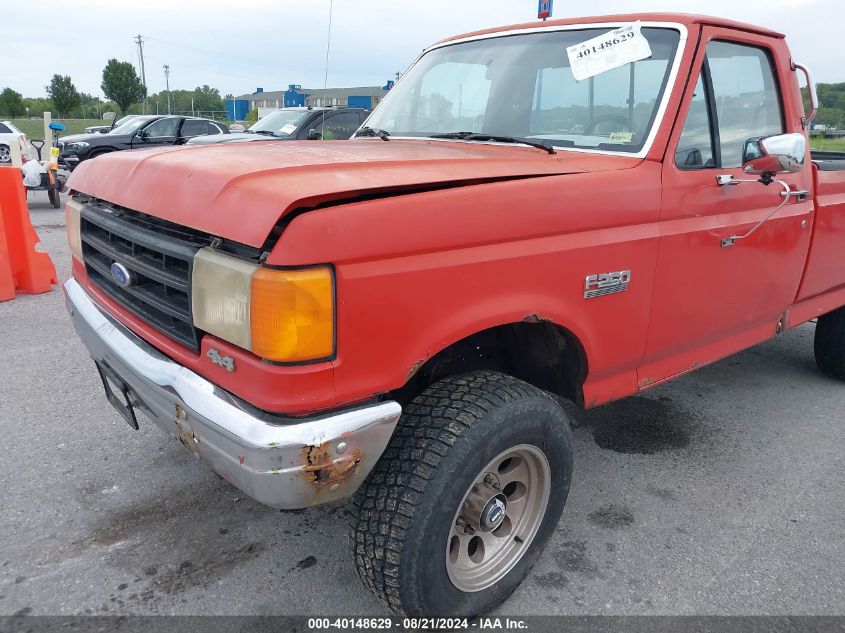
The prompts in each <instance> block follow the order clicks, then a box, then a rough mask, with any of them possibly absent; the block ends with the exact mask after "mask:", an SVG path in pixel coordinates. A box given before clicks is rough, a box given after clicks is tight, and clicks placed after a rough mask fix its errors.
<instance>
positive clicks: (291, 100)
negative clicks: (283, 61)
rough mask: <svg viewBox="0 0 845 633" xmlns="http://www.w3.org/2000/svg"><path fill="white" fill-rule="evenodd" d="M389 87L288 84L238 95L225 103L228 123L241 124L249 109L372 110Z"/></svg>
mask: <svg viewBox="0 0 845 633" xmlns="http://www.w3.org/2000/svg"><path fill="white" fill-rule="evenodd" d="M392 87H393V81H388V82H387V83H386V84H385V85H384V86H381V87H379V86H356V87H353V88H328V89H325V90H324V89H323V88H303V87H302V86H300V85H297V84H291V85H289V86H288V89H287V90H267V91H265V90H264V88H256V89H255V92H253V93H252V94H246V95H241V96H239V97H235V98H234V99H228V100H227V101H226V112H227V114H228V117H229V120H231V121H242V120H243V119H244V118H245V117H246V114H247V112H249V111H250V110H252V109H253V108H259V109H260V108H274V109H275V108H295V107H302V106H308V107H312V108H319V107H323V106H328V107H337V108H365V109H367V110H371V109H373V108H375V107H376V106H377V105H378V104H379V103H380V102H381V100H382V99H384V97H385V95H386V94H387V91H388V90H390V89H391V88H392Z"/></svg>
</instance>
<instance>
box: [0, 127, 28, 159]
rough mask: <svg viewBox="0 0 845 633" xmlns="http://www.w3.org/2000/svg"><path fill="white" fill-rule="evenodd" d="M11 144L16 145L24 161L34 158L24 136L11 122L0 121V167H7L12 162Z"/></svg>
mask: <svg viewBox="0 0 845 633" xmlns="http://www.w3.org/2000/svg"><path fill="white" fill-rule="evenodd" d="M12 143H17V144H18V148H19V149H20V152H21V158H22V159H23V160H24V161H27V160H32V159H34V158H35V154H34V152H33V150H32V146H31V145H30V144H29V139H28V138H27V137H26V134H24V133H23V132H21V131H20V130H19V129H18V128H17V127H15V126H14V125H13V124H12V122H11V121H0V165H8V164H10V163H11V162H12Z"/></svg>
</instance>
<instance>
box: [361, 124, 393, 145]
mask: <svg viewBox="0 0 845 633" xmlns="http://www.w3.org/2000/svg"><path fill="white" fill-rule="evenodd" d="M355 136H356V137H358V136H378V137H379V138H380V139H381V140H383V141H389V140H390V132H386V131H385V130H380V129H378V128H372V127H367V126H365V127H362V128H361V129H360V130H358V131H357V132H355Z"/></svg>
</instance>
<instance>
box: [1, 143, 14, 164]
mask: <svg viewBox="0 0 845 633" xmlns="http://www.w3.org/2000/svg"><path fill="white" fill-rule="evenodd" d="M11 162H12V150H10V149H9V148H8V147H0V163H11Z"/></svg>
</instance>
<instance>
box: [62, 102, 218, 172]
mask: <svg viewBox="0 0 845 633" xmlns="http://www.w3.org/2000/svg"><path fill="white" fill-rule="evenodd" d="M228 133H229V128H228V127H226V125H224V124H223V123H218V122H217V121H212V120H210V119H200V118H196V117H185V116H166V115H165V116H159V115H148V116H136V117H134V118H132V119H130V120H129V121H127V122H126V123H124V124H123V125H120V126H118V127H116V128H114V129H113V130H112V131H111V132H109V133H108V134H99V133H94V134H75V135H72V136H65V137H62V138H60V139H59V148H60V149H61V154H59V164H60V165H62V166H64V167H66V168H68V169H73V168H74V167H76V166H77V165H78V164H79V163H81V162H82V161H83V160H87V159H89V158H94V157H95V156H99V155H100V154H106V153H108V152H116V151H119V150H122V149H137V148H139V147H156V146H160V145H182V144H184V143H187V142H188V141H189V140H191V139H192V138H195V137H198V136H208V135H215V136H216V135H223V134H228Z"/></svg>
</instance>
